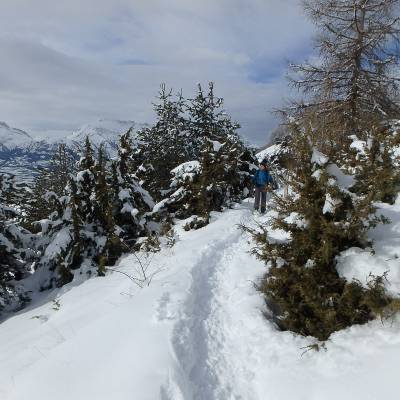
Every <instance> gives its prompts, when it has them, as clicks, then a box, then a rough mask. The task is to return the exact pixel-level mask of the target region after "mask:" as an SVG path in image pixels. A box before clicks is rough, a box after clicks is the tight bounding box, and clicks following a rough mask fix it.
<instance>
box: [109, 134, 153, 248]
mask: <svg viewBox="0 0 400 400" xmlns="http://www.w3.org/2000/svg"><path fill="white" fill-rule="evenodd" d="M134 157H135V155H134V150H133V144H132V138H131V131H128V132H126V133H125V134H124V135H122V136H121V138H120V142H119V146H118V155H117V157H116V159H115V160H113V161H112V164H111V182H110V186H111V191H112V193H113V195H112V196H113V200H112V202H113V217H114V218H115V221H116V224H117V225H118V226H119V228H120V229H121V233H120V235H121V237H122V238H123V240H124V242H125V244H126V245H127V246H130V245H132V244H133V243H134V241H135V239H137V237H138V236H140V235H141V234H143V233H144V232H145V222H146V221H145V220H143V218H142V217H143V214H144V213H145V212H149V211H150V210H151V209H152V208H153V206H154V202H153V200H152V198H151V196H150V194H149V193H148V192H147V191H146V190H144V189H143V188H142V187H141V186H140V185H139V183H138V182H137V180H136V176H135V174H134V161H133V159H134Z"/></svg>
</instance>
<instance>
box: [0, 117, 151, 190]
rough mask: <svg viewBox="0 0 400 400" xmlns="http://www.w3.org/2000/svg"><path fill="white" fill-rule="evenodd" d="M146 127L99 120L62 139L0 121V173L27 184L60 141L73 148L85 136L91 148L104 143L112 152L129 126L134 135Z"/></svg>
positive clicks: (133, 123)
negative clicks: (13, 176)
mask: <svg viewBox="0 0 400 400" xmlns="http://www.w3.org/2000/svg"><path fill="white" fill-rule="evenodd" d="M147 126H148V125H147V124H140V123H136V122H135V121H120V120H108V119H102V120H98V121H96V122H94V123H89V124H85V125H83V126H81V127H80V128H79V129H77V130H75V131H73V132H71V134H69V135H68V134H67V135H66V136H64V137H62V138H59V137H52V136H48V137H44V138H37V137H35V136H33V135H30V134H29V133H27V132H25V131H23V130H21V129H17V128H13V127H10V126H9V125H7V124H6V123H5V122H0V173H10V174H13V175H16V176H17V178H18V180H20V181H21V182H25V183H30V182H32V180H33V179H34V176H35V175H36V174H37V172H38V170H39V169H40V168H43V167H45V166H46V165H47V164H48V162H49V161H50V159H51V157H52V156H53V154H54V152H55V150H56V149H57V147H58V145H59V144H61V143H65V144H66V145H67V146H68V147H71V148H77V147H80V145H81V144H82V143H83V141H84V140H85V138H86V136H89V138H90V140H91V142H92V144H93V145H94V146H95V147H98V146H99V145H100V144H104V146H105V149H106V151H107V152H108V153H109V154H111V155H112V153H113V152H114V151H115V149H116V147H117V143H118V138H119V136H120V135H121V134H123V133H125V132H126V131H127V130H128V129H130V128H132V129H133V133H134V134H135V133H136V132H137V131H138V130H139V129H142V128H144V127H147Z"/></svg>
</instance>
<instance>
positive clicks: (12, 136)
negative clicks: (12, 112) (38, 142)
mask: <svg viewBox="0 0 400 400" xmlns="http://www.w3.org/2000/svg"><path fill="white" fill-rule="evenodd" d="M33 140H34V139H33V138H32V137H31V136H30V135H29V134H28V133H26V132H25V131H22V130H21V129H16V128H11V127H10V126H8V125H7V124H6V123H5V122H2V121H0V152H3V151H6V150H11V149H14V148H15V147H21V146H29V145H30V144H31V142H33Z"/></svg>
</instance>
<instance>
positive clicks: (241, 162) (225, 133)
mask: <svg viewBox="0 0 400 400" xmlns="http://www.w3.org/2000/svg"><path fill="white" fill-rule="evenodd" d="M222 106H223V100H222V99H221V98H218V97H216V96H215V95H214V85H213V83H210V84H209V91H208V93H207V94H204V92H203V89H202V87H201V85H199V86H198V92H197V95H196V97H195V98H194V99H192V100H190V101H189V103H188V114H189V122H188V135H189V136H188V137H190V138H191V146H192V149H191V151H192V156H193V157H194V158H193V159H192V160H190V161H187V162H185V163H182V164H181V165H179V166H177V167H176V168H174V169H173V170H172V171H171V173H172V178H171V183H170V194H169V196H168V197H167V198H165V199H164V200H162V201H161V202H160V203H159V204H157V205H156V207H155V210H156V211H157V212H159V211H160V212H163V213H165V212H168V213H172V214H173V215H174V216H175V217H177V218H187V217H190V216H191V215H197V216H198V217H200V219H197V220H196V221H197V222H195V225H196V227H200V226H203V225H204V224H206V223H208V219H209V213H210V212H211V211H221V210H222V208H223V207H227V206H229V205H230V204H231V203H232V202H235V201H240V200H241V199H243V198H244V197H246V196H247V195H248V194H249V187H250V185H251V183H250V169H251V166H252V165H253V163H254V162H255V157H254V153H253V151H252V150H251V149H249V148H248V147H246V146H245V144H244V143H243V141H242V140H241V139H240V137H239V135H238V133H237V129H238V128H239V125H238V124H237V123H234V122H232V120H231V118H230V117H229V116H228V115H227V114H226V113H225V111H224V110H223V108H222Z"/></svg>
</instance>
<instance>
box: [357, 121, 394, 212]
mask: <svg viewBox="0 0 400 400" xmlns="http://www.w3.org/2000/svg"><path fill="white" fill-rule="evenodd" d="M375 129H377V128H375ZM358 144H359V145H362V148H359V149H358V151H357V154H356V159H357V163H356V166H355V168H354V169H355V178H356V179H355V185H354V186H353V187H352V188H351V190H352V191H354V192H355V193H359V194H361V195H367V194H371V195H372V199H373V200H375V201H382V202H386V203H390V204H393V203H394V201H395V200H396V197H397V195H398V192H399V189H400V171H399V168H398V166H399V157H398V155H397V152H396V150H397V149H398V146H399V137H398V135H397V133H396V126H393V125H392V124H389V125H386V126H381V127H380V128H379V131H375V132H373V133H372V134H369V135H368V136H367V139H366V141H358Z"/></svg>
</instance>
